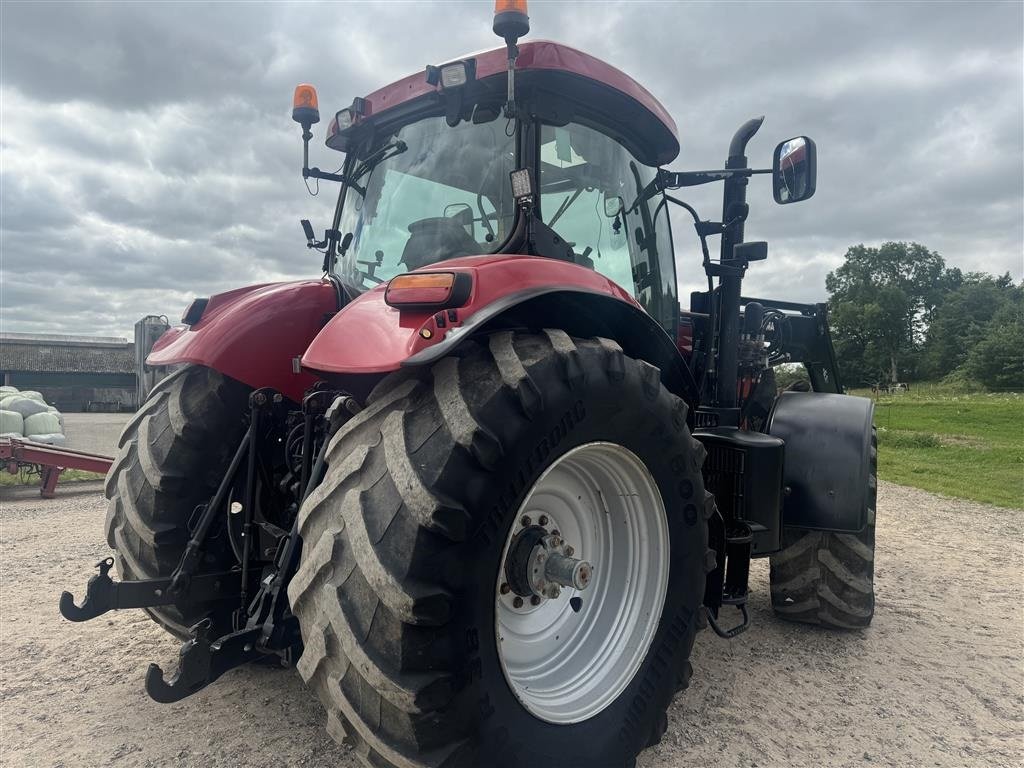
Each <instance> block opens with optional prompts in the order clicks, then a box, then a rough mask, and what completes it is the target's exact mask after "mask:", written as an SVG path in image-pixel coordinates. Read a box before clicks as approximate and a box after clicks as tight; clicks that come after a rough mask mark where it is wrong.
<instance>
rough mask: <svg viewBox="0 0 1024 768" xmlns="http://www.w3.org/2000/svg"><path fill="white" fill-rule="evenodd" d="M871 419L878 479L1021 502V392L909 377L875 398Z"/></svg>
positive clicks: (1023, 409)
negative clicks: (894, 391)
mask: <svg viewBox="0 0 1024 768" xmlns="http://www.w3.org/2000/svg"><path fill="white" fill-rule="evenodd" d="M850 394H855V395H861V396H863V397H870V395H871V393H870V392H869V391H866V390H859V391H854V392H851V393H850ZM875 424H876V425H877V426H878V473H879V476H880V477H881V478H882V479H883V480H889V481H891V482H894V483H900V484H901V485H911V486H914V487H916V488H923V489H924V490H926V491H935V492H936V493H942V494H946V495H948V496H958V497H961V498H965V499H973V500H975V501H982V502H986V503H989V504H995V505H997V506H1001V507H1014V508H1022V507H1024V395H1022V394H1020V393H999V394H985V393H977V392H966V391H964V390H962V389H958V388H956V387H951V386H945V385H941V384H922V385H914V384H912V385H911V390H910V392H907V393H904V394H900V395H882V396H879V397H878V398H877V400H876V405H875Z"/></svg>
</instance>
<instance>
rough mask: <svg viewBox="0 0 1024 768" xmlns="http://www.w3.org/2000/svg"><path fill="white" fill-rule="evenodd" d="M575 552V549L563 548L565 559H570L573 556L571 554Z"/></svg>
mask: <svg viewBox="0 0 1024 768" xmlns="http://www.w3.org/2000/svg"><path fill="white" fill-rule="evenodd" d="M575 551H576V550H575V549H573V548H572V547H566V548H565V554H566V556H567V557H572V556H573V553H574V552H575Z"/></svg>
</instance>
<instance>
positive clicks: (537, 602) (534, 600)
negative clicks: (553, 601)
mask: <svg viewBox="0 0 1024 768" xmlns="http://www.w3.org/2000/svg"><path fill="white" fill-rule="evenodd" d="M530 605H540V598H539V597H538V596H537V595H534V596H533V597H531V598H530Z"/></svg>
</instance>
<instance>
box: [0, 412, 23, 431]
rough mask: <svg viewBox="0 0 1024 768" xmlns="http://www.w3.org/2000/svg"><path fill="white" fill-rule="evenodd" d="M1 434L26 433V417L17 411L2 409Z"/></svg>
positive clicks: (0, 416)
mask: <svg viewBox="0 0 1024 768" xmlns="http://www.w3.org/2000/svg"><path fill="white" fill-rule="evenodd" d="M0 434H3V435H19V436H20V435H23V434H25V418H24V417H23V416H22V415H21V414H20V413H18V412H17V411H4V410H0Z"/></svg>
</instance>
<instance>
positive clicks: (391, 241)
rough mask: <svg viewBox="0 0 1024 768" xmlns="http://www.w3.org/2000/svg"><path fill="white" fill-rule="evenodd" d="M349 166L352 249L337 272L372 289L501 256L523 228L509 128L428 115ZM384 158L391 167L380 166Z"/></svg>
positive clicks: (346, 222) (347, 225) (346, 210)
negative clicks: (411, 274) (446, 264)
mask: <svg viewBox="0 0 1024 768" xmlns="http://www.w3.org/2000/svg"><path fill="white" fill-rule="evenodd" d="M360 154H361V157H362V158H363V161H362V162H361V161H359V160H355V161H353V162H351V163H350V164H349V167H350V168H351V169H352V170H351V171H350V173H352V174H353V175H355V176H357V178H354V179H353V182H354V184H349V185H347V190H346V191H345V193H344V194H345V197H344V202H343V204H342V210H341V217H340V221H339V225H338V229H339V231H340V232H341V233H342V235H345V234H347V233H351V235H352V241H351V244H350V245H349V248H348V250H347V252H346V253H345V256H344V258H343V259H342V260H341V262H340V263H339V264H338V272H339V273H340V274H341V275H342V276H343V277H344V278H346V279H347V280H348V281H349V282H352V283H354V284H356V285H360V286H363V287H365V288H372V287H373V286H375V285H378V284H380V283H382V282H386V281H387V280H389V279H391V278H392V277H394V276H395V275H397V274H400V273H402V272H408V271H410V270H413V269H417V268H419V267H423V266H426V265H428V264H434V263H436V262H439V261H444V260H445V259H451V258H456V257H458V256H475V255H479V254H486V253H491V252H493V251H495V250H497V249H498V248H499V247H500V246H501V244H502V243H503V242H504V241H505V240H506V238H507V237H508V235H509V233H510V232H511V230H512V227H513V226H514V222H515V213H516V211H515V202H514V200H513V199H512V190H511V187H510V185H509V173H510V172H511V171H512V170H513V169H514V168H515V136H514V135H513V136H508V135H507V134H506V121H504V120H491V121H489V122H484V123H474V122H472V121H471V120H469V121H463V122H460V123H459V124H458V125H457V126H455V127H454V128H453V127H449V126H448V124H447V123H446V121H445V118H444V117H441V116H438V117H428V118H425V119H423V120H420V121H418V122H415V123H411V124H409V125H405V126H403V127H402V128H400V129H398V130H397V131H395V132H393V133H390V134H389V135H387V136H385V137H383V138H380V139H378V140H377V141H376V142H375V143H374V145H373V146H371V147H368V148H367V150H366V151H364V152H362V153H360ZM375 157H377V158H380V157H383V158H384V159H383V160H380V161H379V162H375V159H374V158H375Z"/></svg>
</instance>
